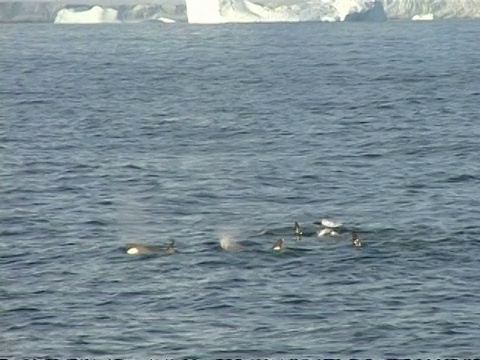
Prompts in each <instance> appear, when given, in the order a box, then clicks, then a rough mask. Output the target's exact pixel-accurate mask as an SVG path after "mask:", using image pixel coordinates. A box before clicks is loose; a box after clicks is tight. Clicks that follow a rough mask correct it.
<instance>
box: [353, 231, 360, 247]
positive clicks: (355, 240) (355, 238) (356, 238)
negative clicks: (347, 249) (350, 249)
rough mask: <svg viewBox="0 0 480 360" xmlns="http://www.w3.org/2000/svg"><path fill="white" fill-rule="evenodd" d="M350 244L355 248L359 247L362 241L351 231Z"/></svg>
mask: <svg viewBox="0 0 480 360" xmlns="http://www.w3.org/2000/svg"><path fill="white" fill-rule="evenodd" d="M352 244H353V246H355V247H361V246H362V241H361V240H360V236H358V234H357V233H356V232H355V231H352Z"/></svg>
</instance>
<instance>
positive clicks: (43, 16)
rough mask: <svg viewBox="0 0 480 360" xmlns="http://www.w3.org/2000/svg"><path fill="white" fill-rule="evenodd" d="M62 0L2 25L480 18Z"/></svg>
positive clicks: (373, 2) (41, 2)
mask: <svg viewBox="0 0 480 360" xmlns="http://www.w3.org/2000/svg"><path fill="white" fill-rule="evenodd" d="M61 1H62V0H59V1H50V2H48V0H47V1H45V0H24V1H4V2H0V22H1V23H5V22H50V23H53V22H56V23H62V24H65V23H74V24H92V23H112V22H113V23H117V22H141V21H159V22H163V23H172V21H173V22H175V23H178V22H187V21H189V22H190V23H195V24H198V23H200V24H209V23H210V24H211V23H214V24H215V23H228V22H277V21H282V22H287V21H288V22H292V21H383V20H385V19H387V18H388V19H405V20H438V19H447V18H480V0H185V2H184V3H181V4H179V3H177V4H171V3H170V4H166V3H162V2H163V1H164V0H153V1H155V2H154V3H149V4H145V3H140V4H136V3H135V2H133V1H135V0H98V3H96V4H95V3H94V2H93V1H96V0H76V2H75V3H73V2H72V0H65V1H67V3H62V2H61ZM106 1H108V5H106ZM116 1H123V4H115V2H116ZM127 1H128V3H126V2H127ZM187 6H188V8H187ZM115 12H116V16H115ZM170 20H172V21H170Z"/></svg>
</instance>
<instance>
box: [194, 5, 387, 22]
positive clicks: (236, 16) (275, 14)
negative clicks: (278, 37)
mask: <svg viewBox="0 0 480 360" xmlns="http://www.w3.org/2000/svg"><path fill="white" fill-rule="evenodd" d="M186 5H187V18H188V22H189V23H190V24H223V23H245V22H295V21H344V20H346V19H353V20H367V19H368V20H377V21H383V20H385V19H386V15H385V12H384V11H383V6H382V3H381V2H380V1H378V0H308V1H302V2H300V1H297V2H295V3H288V4H281V5H280V4H277V5H273V4H269V6H267V5H260V4H257V3H254V2H252V1H249V0H186Z"/></svg>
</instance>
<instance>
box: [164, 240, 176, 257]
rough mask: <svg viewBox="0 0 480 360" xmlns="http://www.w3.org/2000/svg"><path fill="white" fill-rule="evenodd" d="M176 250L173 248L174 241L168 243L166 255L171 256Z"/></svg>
mask: <svg viewBox="0 0 480 360" xmlns="http://www.w3.org/2000/svg"><path fill="white" fill-rule="evenodd" d="M176 250H177V249H176V248H175V240H172V241H170V244H168V246H167V249H166V250H165V251H166V252H167V253H168V254H173V253H174V252H175V251H176Z"/></svg>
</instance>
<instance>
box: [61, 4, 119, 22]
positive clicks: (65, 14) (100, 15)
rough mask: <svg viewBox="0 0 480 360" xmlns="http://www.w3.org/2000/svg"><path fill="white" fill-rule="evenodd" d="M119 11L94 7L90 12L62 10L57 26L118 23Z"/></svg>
mask: <svg viewBox="0 0 480 360" xmlns="http://www.w3.org/2000/svg"><path fill="white" fill-rule="evenodd" d="M118 22H119V21H118V11H117V10H115V9H112V8H103V7H100V6H94V7H92V8H91V9H89V10H84V11H77V10H75V9H62V10H60V11H59V12H58V13H57V16H56V17H55V20H54V23H55V24H104V23H118Z"/></svg>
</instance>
